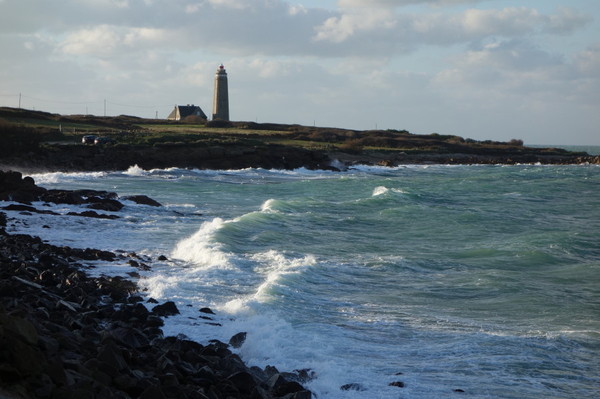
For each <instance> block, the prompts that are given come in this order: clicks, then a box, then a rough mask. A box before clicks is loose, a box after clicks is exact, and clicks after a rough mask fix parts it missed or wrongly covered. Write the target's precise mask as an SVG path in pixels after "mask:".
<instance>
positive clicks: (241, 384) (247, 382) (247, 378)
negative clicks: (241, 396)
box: [227, 371, 256, 394]
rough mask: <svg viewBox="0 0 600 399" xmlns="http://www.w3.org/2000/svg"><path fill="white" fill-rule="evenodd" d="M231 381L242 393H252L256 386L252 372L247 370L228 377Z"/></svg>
mask: <svg viewBox="0 0 600 399" xmlns="http://www.w3.org/2000/svg"><path fill="white" fill-rule="evenodd" d="M227 379H228V380H229V381H231V382H232V383H233V385H234V386H235V387H236V388H237V390H238V391H240V392H242V393H247V394H248V393H250V392H252V390H253V389H254V387H255V386H256V381H254V377H253V376H252V374H250V373H248V372H246V371H239V372H237V373H234V374H232V375H230V376H229V377H227Z"/></svg>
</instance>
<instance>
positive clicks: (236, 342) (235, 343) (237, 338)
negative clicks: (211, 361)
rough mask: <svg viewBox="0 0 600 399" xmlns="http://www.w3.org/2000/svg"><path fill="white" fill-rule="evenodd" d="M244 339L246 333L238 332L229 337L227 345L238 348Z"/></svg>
mask: <svg viewBox="0 0 600 399" xmlns="http://www.w3.org/2000/svg"><path fill="white" fill-rule="evenodd" d="M245 341H246V333H245V332H240V333H237V334H235V335H234V336H233V337H231V339H230V340H229V345H231V346H232V347H234V348H239V347H240V346H242V345H243V344H244V342H245Z"/></svg>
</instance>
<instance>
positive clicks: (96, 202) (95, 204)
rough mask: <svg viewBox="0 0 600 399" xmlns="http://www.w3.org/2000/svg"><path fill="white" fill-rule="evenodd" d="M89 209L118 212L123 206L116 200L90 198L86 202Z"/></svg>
mask: <svg viewBox="0 0 600 399" xmlns="http://www.w3.org/2000/svg"><path fill="white" fill-rule="evenodd" d="M86 202H87V203H89V205H88V206H87V207H88V208H90V209H98V210H101V211H109V212H118V211H120V210H121V209H122V208H123V206H124V205H123V204H122V203H120V202H119V201H117V200H114V199H110V198H100V197H91V198H88V199H87V200H86Z"/></svg>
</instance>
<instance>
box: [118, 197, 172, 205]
mask: <svg viewBox="0 0 600 399" xmlns="http://www.w3.org/2000/svg"><path fill="white" fill-rule="evenodd" d="M123 199H124V200H128V201H132V202H135V203H136V204H140V205H149V206H156V207H159V206H162V205H161V204H160V203H159V202H158V201H155V200H153V199H152V198H150V197H148V196H145V195H130V196H127V197H123Z"/></svg>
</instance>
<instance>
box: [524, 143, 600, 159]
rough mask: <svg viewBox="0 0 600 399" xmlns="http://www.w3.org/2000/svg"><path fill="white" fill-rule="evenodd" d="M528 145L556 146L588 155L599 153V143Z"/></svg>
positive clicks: (535, 145)
mask: <svg viewBox="0 0 600 399" xmlns="http://www.w3.org/2000/svg"><path fill="white" fill-rule="evenodd" d="M528 147H533V148H548V147H556V148H561V149H563V150H567V151H569V152H585V153H588V154H589V155H594V156H595V155H600V145H545V144H528Z"/></svg>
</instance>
